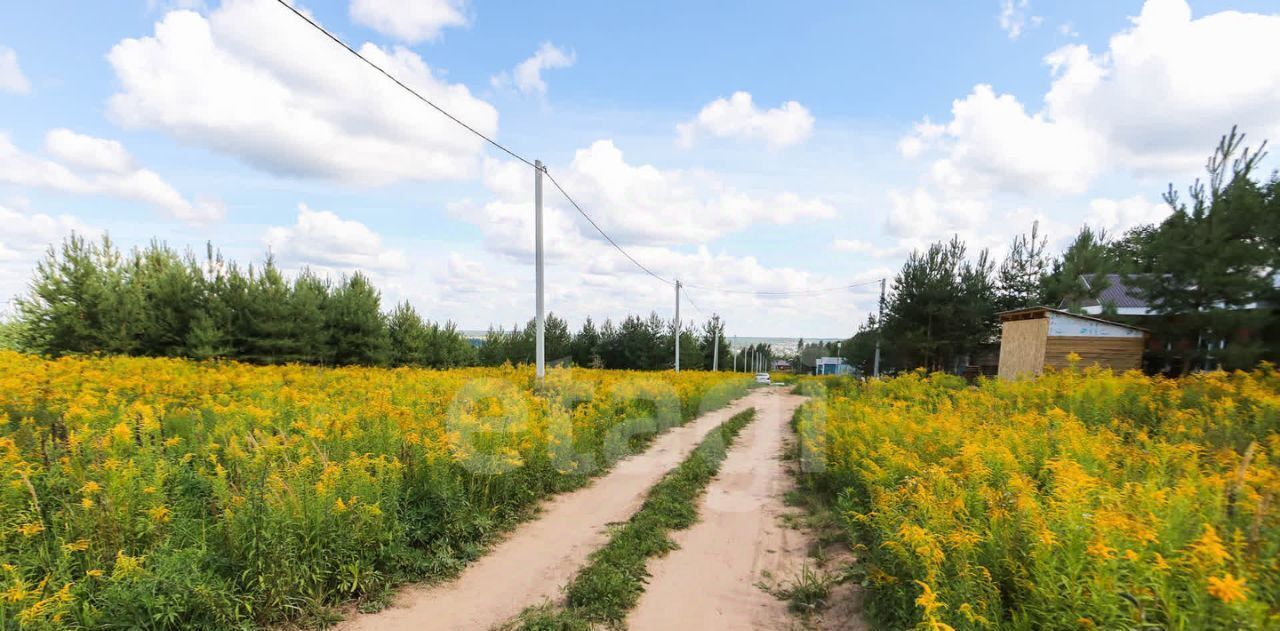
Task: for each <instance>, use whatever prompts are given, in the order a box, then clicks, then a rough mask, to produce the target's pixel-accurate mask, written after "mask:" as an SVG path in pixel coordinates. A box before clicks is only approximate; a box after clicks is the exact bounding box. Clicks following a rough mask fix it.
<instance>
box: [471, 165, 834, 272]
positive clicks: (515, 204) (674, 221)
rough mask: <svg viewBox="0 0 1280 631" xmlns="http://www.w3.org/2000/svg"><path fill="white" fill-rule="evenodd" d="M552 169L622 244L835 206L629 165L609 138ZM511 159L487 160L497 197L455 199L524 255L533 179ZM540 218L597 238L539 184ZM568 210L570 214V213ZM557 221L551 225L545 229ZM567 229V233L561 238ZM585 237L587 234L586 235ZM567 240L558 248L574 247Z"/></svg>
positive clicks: (557, 228)
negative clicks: (479, 200) (464, 201)
mask: <svg viewBox="0 0 1280 631" xmlns="http://www.w3.org/2000/svg"><path fill="white" fill-rule="evenodd" d="M552 173H553V174H554V175H555V177H556V178H557V180H559V181H560V182H561V184H563V185H564V187H565V188H566V189H567V190H568V191H570V192H571V194H572V195H573V196H574V199H576V200H577V201H578V202H579V204H581V205H583V207H584V208H585V209H586V210H587V212H588V213H590V214H591V215H592V217H593V219H595V221H596V223H598V224H599V225H600V226H601V227H602V228H603V229H604V230H605V231H606V232H608V233H609V234H610V235H611V236H613V237H614V238H616V239H620V240H621V241H623V242H624V243H629V244H642V245H666V244H677V243H685V244H695V243H705V242H707V241H711V240H713V239H715V238H717V237H719V236H721V235H724V234H726V233H729V232H732V231H736V230H742V229H745V228H747V227H749V226H752V225H757V224H787V223H793V222H795V221H799V220H803V219H826V218H831V217H834V216H835V214H836V211H835V208H833V207H832V206H831V205H830V204H828V203H826V202H825V201H823V200H821V199H817V198H811V197H802V196H800V195H797V194H794V193H788V192H782V193H775V194H766V195H753V194H748V193H745V192H743V191H739V190H736V189H734V188H732V187H730V186H729V185H727V184H725V183H724V182H723V181H721V180H720V179H719V178H717V177H715V176H714V175H712V174H709V173H706V172H701V171H681V170H661V169H658V168H657V167H654V166H652V165H648V164H644V165H633V164H630V163H628V162H627V161H626V160H625V158H624V157H623V154H622V151H621V150H620V149H618V147H617V146H616V145H614V144H613V142H612V141H610V140H598V141H596V142H594V143H592V144H591V145H590V146H588V147H586V148H584V149H579V150H578V151H577V152H576V153H575V154H574V158H573V160H572V162H570V164H569V165H568V167H567V168H565V169H564V170H554V171H552ZM532 175H533V174H532V173H531V171H530V170H529V169H528V167H526V166H524V165H522V164H519V163H516V162H514V161H507V162H500V161H497V160H488V161H486V168H485V177H484V182H485V185H486V186H487V187H488V188H489V190H490V191H492V192H493V193H494V194H495V195H496V197H497V199H495V200H493V201H491V202H489V203H487V204H485V205H484V206H483V207H481V208H479V209H477V208H475V206H474V204H469V205H458V206H457V207H455V214H457V215H459V216H462V217H463V218H465V219H467V220H469V221H475V222H477V223H479V224H480V225H481V227H482V228H483V229H484V230H485V232H486V236H487V237H488V238H489V239H490V240H491V242H493V243H495V244H498V247H499V248H500V249H502V250H504V251H507V252H508V253H512V254H519V255H523V254H527V253H529V252H531V248H532V244H533V237H532V235H533V213H532V208H531V206H532V200H533V177H532ZM544 191H545V193H544V194H545V195H546V197H545V198H544V200H545V201H544V207H545V208H549V209H551V210H549V211H547V212H545V213H544V214H545V218H544V221H546V222H548V226H549V227H547V228H546V234H548V235H555V236H553V237H552V238H572V239H574V240H578V239H583V238H586V239H598V236H597V235H596V234H595V233H594V231H593V230H592V229H591V228H590V227H585V228H582V229H581V231H579V229H578V228H575V227H574V226H575V225H577V222H578V219H577V218H576V211H574V210H573V209H572V208H571V207H568V206H567V205H565V204H564V203H562V201H561V199H560V198H559V195H558V193H557V192H556V191H555V189H554V188H553V187H552V186H551V185H550V183H546V184H545V185H544ZM570 213H572V214H570ZM552 225H554V227H550V226H552ZM565 235H569V236H565ZM583 235H585V236H583ZM572 247H574V246H573V244H571V243H565V244H564V249H561V250H560V251H562V252H571V251H572Z"/></svg>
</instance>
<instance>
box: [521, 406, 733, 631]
mask: <svg viewBox="0 0 1280 631" xmlns="http://www.w3.org/2000/svg"><path fill="white" fill-rule="evenodd" d="M755 414H756V411H755V409H750V410H745V411H743V412H740V413H738V414H736V415H734V416H733V417H732V418H730V419H729V420H727V421H725V422H724V423H723V424H721V425H720V427H719V428H717V429H715V430H712V431H711V433H709V434H708V435H707V437H706V438H704V439H703V440H702V442H701V443H700V444H699V445H698V447H697V448H696V449H694V451H693V452H692V453H691V454H689V457H687V458H685V460H684V462H682V463H681V464H680V465H679V466H678V467H676V468H675V469H674V470H672V471H671V472H670V473H668V474H667V475H666V476H665V477H663V478H662V480H661V481H660V482H658V483H657V484H656V485H654V487H653V488H652V489H650V490H649V495H648V497H647V498H646V499H645V501H644V504H643V505H642V506H641V507H640V510H639V511H637V512H636V513H635V515H633V516H632V517H631V519H629V520H627V522H626V523H625V524H622V525H621V526H620V527H619V528H618V529H617V530H616V531H615V532H614V533H613V536H612V537H611V538H610V540H609V543H607V544H606V545H605V546H604V547H603V548H601V549H600V550H597V551H596V552H594V553H592V554H591V557H590V559H589V561H588V563H587V565H586V567H584V568H583V569H582V570H581V571H580V572H579V573H578V575H577V576H576V577H575V578H574V579H573V581H572V582H571V583H570V584H569V586H568V588H567V589H566V602H565V605H564V606H563V607H556V606H551V605H548V606H543V607H538V608H534V609H531V610H529V611H526V612H525V613H523V614H521V616H520V617H519V618H517V619H516V620H514V621H512V623H511V624H510V625H508V627H507V628H509V629H521V630H523V631H576V630H579V629H591V628H595V627H596V626H606V627H609V628H622V623H623V621H624V620H625V619H626V616H627V613H628V612H629V611H631V609H632V608H634V607H635V605H636V603H637V602H639V600H640V596H641V594H643V593H644V585H645V580H646V579H647V578H648V576H649V573H648V570H647V569H646V565H647V564H648V562H649V560H650V559H651V558H654V557H659V556H662V555H665V554H667V553H668V552H671V551H672V550H675V549H676V545H675V542H674V541H672V539H671V537H670V533H671V532H672V531H676V530H684V529H686V528H688V527H689V526H692V525H693V524H694V523H695V522H696V521H697V520H698V500H699V498H701V497H702V494H703V493H704V492H705V491H706V488H707V485H708V484H710V482H711V480H712V478H714V477H715V475H716V473H717V472H718V471H719V470H720V463H721V462H723V461H724V458H725V455H726V454H727V452H728V449H729V447H730V446H732V444H733V441H734V439H735V438H736V437H737V435H738V433H739V432H741V431H742V428H743V427H746V425H747V424H748V423H750V422H751V421H752V420H754V419H755Z"/></svg>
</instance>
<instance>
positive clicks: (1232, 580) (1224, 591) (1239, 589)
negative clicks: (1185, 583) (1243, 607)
mask: <svg viewBox="0 0 1280 631" xmlns="http://www.w3.org/2000/svg"><path fill="white" fill-rule="evenodd" d="M1246 591H1247V588H1246V587H1245V585H1244V579H1243V578H1236V577H1234V576H1232V575H1231V574H1225V575H1223V576H1221V577H1217V576H1210V577H1209V595H1210V596H1213V597H1214V598H1217V599H1218V600H1221V601H1222V602H1224V603H1233V602H1244V601H1246V600H1248V596H1246V595H1245V592H1246Z"/></svg>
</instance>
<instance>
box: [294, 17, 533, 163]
mask: <svg viewBox="0 0 1280 631" xmlns="http://www.w3.org/2000/svg"><path fill="white" fill-rule="evenodd" d="M276 1H277V2H279V3H280V4H281V5H282V6H284V8H286V9H288V10H290V11H292V12H293V14H294V15H296V16H298V17H300V18H302V20H303V21H304V22H306V23H307V24H310V25H311V26H312V27H313V28H315V29H316V30H317V31H320V32H321V33H324V34H325V35H326V36H327V37H328V38H329V39H331V40H333V41H335V42H337V43H338V45H339V46H341V47H343V48H345V49H347V52H349V53H351V54H352V55H355V56H356V58H358V59H359V60H360V61H363V62H365V63H366V64H369V66H370V67H372V68H373V69H374V70H377V71H378V72H381V73H382V76H384V77H386V78H388V79H391V80H392V81H395V82H396V85H398V86H400V87H402V88H404V89H405V90H407V91H408V92H409V94H412V95H414V96H416V97H418V100H420V101H422V102H423V103H426V104H427V105H430V106H431V107H432V108H434V109H435V110H436V111H437V112H440V113H441V114H444V115H445V116H447V117H448V118H449V120H451V121H453V122H455V123H457V124H459V125H462V126H463V127H464V128H466V130H467V131H469V132H471V133H473V134H475V135H477V136H479V137H480V138H482V139H484V141H485V142H487V143H489V144H491V145H493V146H495V147H497V148H499V149H501V150H502V151H504V152H506V153H507V155H509V156H511V157H513V158H515V159H517V160H519V161H521V162H523V163H525V164H527V165H529V166H533V163H532V162H530V161H529V160H527V159H525V158H524V156H521V155H520V154H518V153H516V152H514V151H512V150H510V149H508V148H506V147H505V146H503V145H502V144H501V143H499V142H498V141H496V140H494V139H492V138H490V137H488V136H486V135H484V134H483V133H480V132H479V131H477V130H476V128H474V127H472V126H470V125H468V124H466V123H464V122H462V121H461V120H460V119H458V117H456V116H454V115H453V114H450V113H449V112H447V111H445V109H444V108H442V107H440V106H439V105H436V104H435V103H433V102H431V100H430V99H428V98H427V97H425V96H422V95H421V94H418V91H417V90H414V89H413V88H411V87H409V86H407V85H405V84H404V83H402V82H401V81H400V80H399V79H397V78H395V77H394V76H392V75H391V73H389V72H387V71H386V70H383V69H382V67H381V66H379V65H378V64H375V63H373V62H372V61H369V60H368V58H366V57H365V56H364V55H361V54H360V53H359V52H357V51H356V49H354V48H352V47H350V46H348V45H347V43H346V42H344V41H342V40H341V39H339V38H338V37H337V36H336V35H334V34H333V33H330V32H329V31H328V30H326V29H325V28H324V27H323V26H320V25H319V24H317V23H316V22H315V20H312V19H311V18H309V17H307V16H306V14H304V13H302V12H301V11H299V10H297V9H296V8H294V7H293V6H292V5H290V4H289V3H288V2H285V0H276Z"/></svg>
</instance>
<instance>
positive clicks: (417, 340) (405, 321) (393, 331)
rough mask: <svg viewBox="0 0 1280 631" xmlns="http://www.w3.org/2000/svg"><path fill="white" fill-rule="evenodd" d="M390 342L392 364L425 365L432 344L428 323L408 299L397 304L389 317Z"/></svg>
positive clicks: (389, 354)
mask: <svg viewBox="0 0 1280 631" xmlns="http://www.w3.org/2000/svg"><path fill="white" fill-rule="evenodd" d="M387 337H388V340H389V343H390V349H389V352H388V360H389V361H390V363H391V365H392V366H424V365H427V363H428V357H427V355H428V346H429V344H430V341H431V340H429V333H428V330H427V325H426V324H425V323H423V321H422V318H421V317H420V316H419V315H418V312H417V311H416V310H415V309H414V308H413V305H410V304H409V302H408V301H405V302H402V303H400V304H398V305H396V308H395V309H394V310H393V311H392V312H391V316H390V317H389V318H388V319H387Z"/></svg>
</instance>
